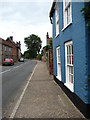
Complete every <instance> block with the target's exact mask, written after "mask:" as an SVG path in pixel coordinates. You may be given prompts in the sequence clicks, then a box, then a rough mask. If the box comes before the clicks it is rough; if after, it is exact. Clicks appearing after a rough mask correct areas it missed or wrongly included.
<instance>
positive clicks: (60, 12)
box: [50, 0, 90, 118]
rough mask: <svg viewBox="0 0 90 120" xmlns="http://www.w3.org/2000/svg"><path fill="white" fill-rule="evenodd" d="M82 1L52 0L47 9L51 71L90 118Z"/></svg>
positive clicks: (89, 60)
mask: <svg viewBox="0 0 90 120" xmlns="http://www.w3.org/2000/svg"><path fill="white" fill-rule="evenodd" d="M86 4H87V3H85V2H71V0H62V2H58V0H57V1H55V0H54V2H53V4H52V7H51V10H50V20H51V23H52V26H53V27H52V29H53V65H54V68H53V71H54V72H53V74H54V79H55V80H56V82H57V83H58V84H59V85H60V86H61V88H62V89H63V91H64V92H65V93H66V94H67V96H68V97H69V98H70V99H71V100H72V101H73V103H74V104H75V105H76V106H77V107H78V108H79V110H80V111H81V112H82V113H83V114H84V115H85V116H86V117H87V118H90V34H88V28H87V25H86V24H87V21H85V19H84V16H82V13H81V12H80V11H81V10H82V8H84V7H85V5H86Z"/></svg>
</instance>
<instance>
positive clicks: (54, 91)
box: [15, 62, 84, 118]
mask: <svg viewBox="0 0 90 120" xmlns="http://www.w3.org/2000/svg"><path fill="white" fill-rule="evenodd" d="M15 118H84V116H83V115H82V113H81V112H80V111H79V110H78V109H77V108H76V107H75V106H74V104H73V103H72V102H71V101H70V99H69V98H68V97H67V96H66V94H65V93H64V92H63V91H62V89H61V88H60V87H59V86H58V85H57V84H56V82H55V81H54V80H53V77H52V76H51V75H49V72H48V69H47V66H46V63H44V62H38V63H37V67H36V69H35V71H34V74H33V76H32V78H31V80H30V83H29V85H28V87H27V89H26V92H25V94H24V97H23V99H22V101H21V103H20V105H19V108H18V109H17V112H16V114H15Z"/></svg>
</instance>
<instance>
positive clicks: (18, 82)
mask: <svg viewBox="0 0 90 120" xmlns="http://www.w3.org/2000/svg"><path fill="white" fill-rule="evenodd" d="M36 64H37V62H36V61H32V60H25V62H18V63H15V65H14V66H3V67H2V71H0V75H2V116H3V117H9V116H10V114H11V112H12V110H13V108H14V106H15V104H16V102H17V100H18V99H19V97H20V95H21V93H22V90H23V88H24V86H25V85H26V82H27V80H28V78H29V77H30V74H31V73H32V71H33V69H34V67H35V65H36Z"/></svg>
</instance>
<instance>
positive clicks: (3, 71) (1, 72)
mask: <svg viewBox="0 0 90 120" xmlns="http://www.w3.org/2000/svg"><path fill="white" fill-rule="evenodd" d="M10 70H11V69H8V70H5V71H3V72H1V73H0V74H3V73H6V72H8V71H10Z"/></svg>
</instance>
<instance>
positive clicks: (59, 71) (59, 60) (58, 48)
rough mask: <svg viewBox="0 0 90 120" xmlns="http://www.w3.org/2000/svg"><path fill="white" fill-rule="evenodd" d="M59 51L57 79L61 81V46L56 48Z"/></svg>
mask: <svg viewBox="0 0 90 120" xmlns="http://www.w3.org/2000/svg"><path fill="white" fill-rule="evenodd" d="M56 51H57V78H58V79H59V80H60V81H61V56H60V46H59V47H57V48H56Z"/></svg>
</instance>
